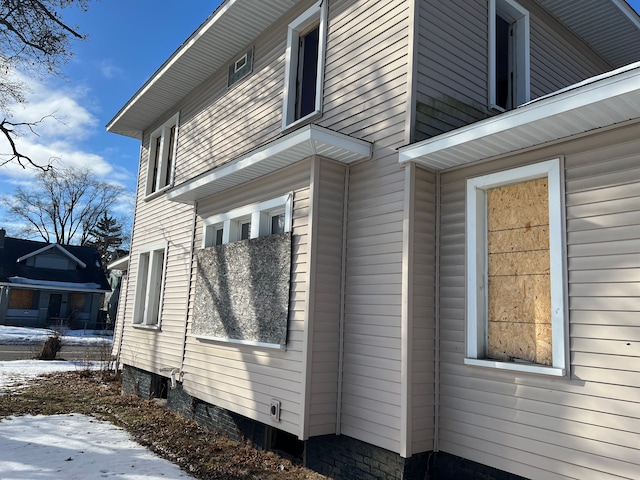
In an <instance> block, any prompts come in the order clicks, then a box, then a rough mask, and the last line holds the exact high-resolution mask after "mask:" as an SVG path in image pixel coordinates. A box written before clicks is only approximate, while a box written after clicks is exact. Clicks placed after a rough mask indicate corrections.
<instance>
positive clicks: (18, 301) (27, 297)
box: [9, 290, 33, 310]
mask: <svg viewBox="0 0 640 480" xmlns="http://www.w3.org/2000/svg"><path fill="white" fill-rule="evenodd" d="M32 304H33V290H11V292H10V293H9V308H15V309H17V310H30V309H31V305H32Z"/></svg>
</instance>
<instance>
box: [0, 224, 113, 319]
mask: <svg viewBox="0 0 640 480" xmlns="http://www.w3.org/2000/svg"><path fill="white" fill-rule="evenodd" d="M109 291H110V288H109V284H108V283H107V279H106V278H105V275H104V273H103V271H102V268H101V267H100V255H99V254H98V251H97V250H96V249H95V248H93V247H81V246H76V245H58V244H57V243H44V242H36V241H32V240H22V239H19V238H11V237H7V236H6V232H5V230H3V229H0V324H2V325H15V326H21V327H48V326H67V327H71V328H96V327H99V326H100V325H98V323H99V310H100V308H101V305H102V298H103V296H104V294H105V293H106V292H109Z"/></svg>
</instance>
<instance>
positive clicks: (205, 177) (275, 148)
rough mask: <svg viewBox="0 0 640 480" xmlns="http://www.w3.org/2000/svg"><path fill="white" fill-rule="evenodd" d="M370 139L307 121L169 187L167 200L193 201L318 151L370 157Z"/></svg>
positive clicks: (350, 158) (341, 157) (342, 157)
mask: <svg viewBox="0 0 640 480" xmlns="http://www.w3.org/2000/svg"><path fill="white" fill-rule="evenodd" d="M372 150H373V146H372V145H371V143H369V142H366V141H364V140H360V139H357V138H353V137H350V136H348V135H345V134H343V133H338V132H334V131H332V130H329V129H327V128H323V127H320V126H318V125H306V126H304V127H301V128H299V129H298V130H295V131H293V132H291V133H289V134H287V135H285V136H283V137H280V138H278V139H276V140H274V141H272V142H270V143H267V144H265V145H263V146H261V147H258V148H256V149H254V150H252V151H250V152H248V153H247V154H245V155H242V156H240V157H238V158H236V159H234V160H232V161H230V162H228V163H225V164H223V165H221V166H219V167H216V168H214V169H212V170H210V171H208V172H205V173H203V174H202V175H199V176H197V177H195V178H193V179H191V180H189V181H187V182H185V183H183V184H180V185H178V186H176V187H174V188H173V189H171V190H169V191H168V192H167V194H166V196H167V199H168V200H172V201H175V202H181V203H194V202H196V201H197V200H199V199H201V198H205V197H208V196H211V195H215V194H218V193H221V192H223V191H225V190H228V189H231V188H234V187H238V186H240V185H243V184H246V183H247V182H250V181H252V180H256V179H258V178H260V177H263V176H264V175H268V174H270V173H273V172H276V171H278V170H280V169H282V168H285V167H287V166H289V165H293V164H295V163H297V162H300V161H302V160H304V159H306V158H310V157H312V156H314V155H318V156H321V157H324V158H329V159H332V160H334V161H336V162H340V163H343V164H351V163H354V162H357V161H360V160H366V159H368V158H370V157H371V153H372Z"/></svg>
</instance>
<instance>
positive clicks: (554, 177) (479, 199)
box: [464, 158, 568, 376]
mask: <svg viewBox="0 0 640 480" xmlns="http://www.w3.org/2000/svg"><path fill="white" fill-rule="evenodd" d="M538 178H547V179H548V194H549V256H550V258H549V260H550V280H551V330H552V332H551V336H552V356H553V360H552V361H553V365H551V366H545V365H536V364H528V363H512V362H500V361H494V360H486V359H484V358H483V356H484V352H485V351H486V343H487V289H486V278H487V262H486V257H487V228H486V218H487V212H486V210H487V204H486V192H487V190H488V189H491V188H496V187H501V186H506V185H511V184H516V183H521V182H526V181H529V180H535V179H538ZM563 192H564V189H563V162H562V159H560V158H556V159H553V160H548V161H545V162H540V163H536V164H532V165H526V166H523V167H518V168H514V169H511V170H506V171H502V172H497V173H492V174H489V175H484V176H481V177H476V178H471V179H468V180H467V200H466V219H467V236H466V238H467V246H466V249H467V251H466V258H467V294H466V295H467V312H466V324H467V335H466V340H467V344H466V358H465V360H464V363H465V364H466V365H475V366H483V367H493V368H496V369H502V370H512V371H519V372H528V373H537V374H546V375H552V376H564V375H566V371H567V368H566V365H567V364H568V362H567V353H566V352H567V351H568V348H567V345H566V328H567V327H566V320H565V319H566V318H567V313H566V301H565V295H566V293H565V292H566V288H565V273H564V272H565V269H566V268H565V266H566V256H565V254H564V252H565V242H564V236H565V235H564V201H563V198H564V195H563Z"/></svg>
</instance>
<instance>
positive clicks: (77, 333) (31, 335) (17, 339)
mask: <svg viewBox="0 0 640 480" xmlns="http://www.w3.org/2000/svg"><path fill="white" fill-rule="evenodd" d="M56 333H58V334H59V335H60V337H61V340H62V343H63V344H64V345H104V344H108V343H111V341H112V340H113V331H112V330H69V329H68V328H64V327H62V328H59V329H57V331H54V330H51V329H49V328H25V327H10V326H7V325H0V345H42V344H43V343H44V342H45V341H46V340H47V338H49V337H51V336H53V335H55V334H56Z"/></svg>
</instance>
